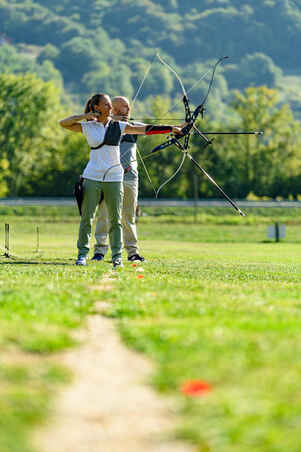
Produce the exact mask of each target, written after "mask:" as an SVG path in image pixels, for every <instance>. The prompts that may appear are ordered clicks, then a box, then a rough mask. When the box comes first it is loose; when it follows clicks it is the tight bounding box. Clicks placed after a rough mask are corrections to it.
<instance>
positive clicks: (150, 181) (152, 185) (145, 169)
mask: <svg viewBox="0 0 301 452" xmlns="http://www.w3.org/2000/svg"><path fill="white" fill-rule="evenodd" d="M136 149H137V154H138V156H139V159H140V161H141V164H142V166H143V169H144V171H145V174H146V176H147V178H148V180H149V183H150V184H151V187H152V189H153V191H154V193H155V197H156V198H157V197H158V194H157V193H158V190H156V188H155V186H154V184H153V181H152V179H151V177H150V174H149V172H148V170H147V168H146V165H145V163H144V160H143V158H142V156H141V154H140V151H139V148H138V146H137V148H136Z"/></svg>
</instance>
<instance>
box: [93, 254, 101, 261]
mask: <svg viewBox="0 0 301 452" xmlns="http://www.w3.org/2000/svg"><path fill="white" fill-rule="evenodd" d="M103 259H104V255H103V254H101V253H94V256H93V257H92V259H91V261H103Z"/></svg>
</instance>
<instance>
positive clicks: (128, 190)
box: [94, 180, 139, 257]
mask: <svg viewBox="0 0 301 452" xmlns="http://www.w3.org/2000/svg"><path fill="white" fill-rule="evenodd" d="M137 200H138V180H128V181H127V180H125V181H123V207H122V229H123V240H124V247H125V249H126V252H127V254H128V257H131V256H133V255H134V254H138V252H139V249H138V239H137V229H136V207H137ZM109 228H110V222H109V218H108V211H107V206H106V203H105V201H103V202H102V203H101V204H100V206H99V209H98V216H97V222H96V228H95V241H96V243H95V247H94V252H95V253H101V254H103V255H105V254H106V253H107V251H108V245H107V239H108V231H109Z"/></svg>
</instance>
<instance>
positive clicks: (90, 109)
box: [85, 93, 105, 113]
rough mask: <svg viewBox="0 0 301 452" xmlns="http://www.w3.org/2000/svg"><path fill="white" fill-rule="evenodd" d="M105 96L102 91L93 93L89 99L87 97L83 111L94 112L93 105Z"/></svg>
mask: <svg viewBox="0 0 301 452" xmlns="http://www.w3.org/2000/svg"><path fill="white" fill-rule="evenodd" d="M104 97H105V94H104V93H99V94H94V95H93V96H92V97H91V98H90V99H88V101H87V103H86V106H85V113H90V112H94V107H95V105H98V104H99V101H100V100H101V99H103V98H104Z"/></svg>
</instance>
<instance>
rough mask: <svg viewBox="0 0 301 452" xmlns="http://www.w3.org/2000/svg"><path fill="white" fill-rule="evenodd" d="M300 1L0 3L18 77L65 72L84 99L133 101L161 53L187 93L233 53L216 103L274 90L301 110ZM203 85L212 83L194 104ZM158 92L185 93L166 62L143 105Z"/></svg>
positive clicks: (6, 64) (1, 53)
mask: <svg viewBox="0 0 301 452" xmlns="http://www.w3.org/2000/svg"><path fill="white" fill-rule="evenodd" d="M298 1H299V0H252V1H251V0H247V1H241V0H189V1H181V0H165V1H162V0H161V1H160V0H91V1H89V2H87V1H83V0H36V1H33V0H26V1H16V0H0V27H1V28H0V33H1V35H2V43H5V40H7V43H9V44H10V45H11V46H13V47H14V49H11V48H10V49H7V48H5V47H7V46H2V48H0V63H1V66H2V68H5V69H6V70H8V71H11V72H16V71H20V67H21V66H23V67H24V69H25V70H28V67H29V65H31V67H32V68H33V70H35V72H36V73H38V74H39V75H42V76H43V77H44V78H45V79H49V78H51V77H53V78H56V79H58V78H59V75H58V74H57V73H56V71H55V70H58V71H60V73H61V74H62V77H63V80H64V85H65V88H66V90H67V91H68V92H69V93H72V95H73V98H74V99H79V100H81V102H83V100H84V98H85V97H86V96H87V95H88V94H90V93H91V92H94V91H99V90H103V91H107V92H110V93H111V94H117V93H118V94H120V93H122V94H125V95H127V96H130V97H131V96H133V95H134V93H135V90H136V89H137V86H138V83H139V80H141V79H142V78H143V74H144V72H145V70H146V69H147V67H148V64H149V62H150V61H151V60H152V58H153V56H154V54H155V52H156V50H158V51H160V52H161V53H162V54H163V55H165V56H168V57H169V61H171V62H172V63H173V64H175V65H176V67H178V69H179V72H180V73H181V76H182V77H183V80H184V82H185V83H186V85H187V87H188V88H189V87H190V86H192V85H193V83H194V82H195V81H197V80H198V79H199V78H200V77H201V75H202V73H204V71H206V70H207V68H208V67H209V65H210V64H211V63H212V62H213V61H215V60H216V59H217V58H218V57H221V56H223V55H228V56H230V60H229V63H227V64H226V65H224V68H223V69H220V70H219V75H218V77H217V82H216V89H215V91H214V93H213V97H214V95H215V96H216V99H215V100H216V102H221V101H227V99H228V98H229V96H230V95H231V90H233V89H239V90H243V89H244V88H246V87H248V86H260V85H266V86H268V87H270V88H271V87H276V88H278V89H279V90H280V92H281V98H282V100H283V101H285V102H291V104H292V107H293V109H294V111H295V112H298V111H299V110H300V112H301V94H300V92H301V77H299V76H300V68H301V63H300V58H299V55H298V52H297V51H293V44H294V43H296V44H297V43H298V42H299V41H300V36H301V5H300V7H298ZM3 47H4V48H3ZM13 51H15V52H17V54H16V55H14V56H11V59H9V58H8V57H7V54H8V53H10V54H12V53H13ZM20 54H21V55H20ZM15 61H18V64H16V63H15ZM205 89H206V83H205V82H204V83H202V84H201V85H199V86H198V87H197V88H196V89H195V90H194V91H193V92H192V93H191V97H192V100H194V101H195V102H197V99H198V98H199V97H200V95H201V94H202V92H204V91H205ZM155 94H164V95H165V96H167V95H173V96H177V95H179V89H178V85H177V83H176V81H175V79H174V78H173V77H172V75H171V74H170V73H169V72H168V71H166V69H165V68H164V67H162V66H161V65H160V64H159V63H158V62H156V63H155V64H153V67H152V70H151V71H150V74H149V77H148V79H147V81H146V83H145V85H144V89H143V92H142V93H141V96H142V97H141V99H145V98H146V97H147V96H149V95H155Z"/></svg>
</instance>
